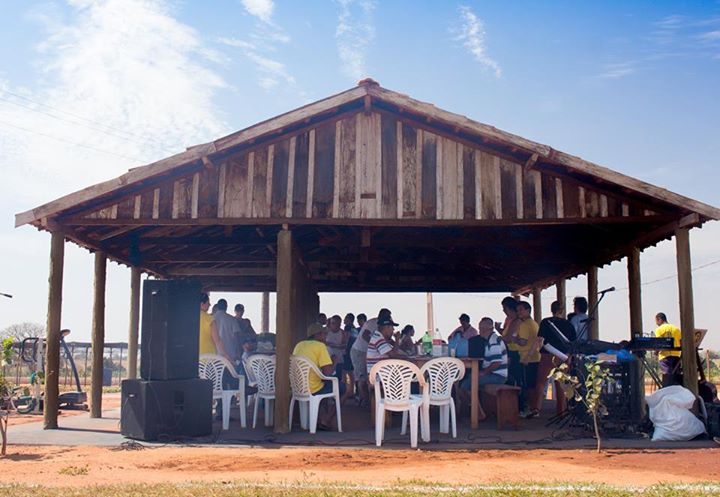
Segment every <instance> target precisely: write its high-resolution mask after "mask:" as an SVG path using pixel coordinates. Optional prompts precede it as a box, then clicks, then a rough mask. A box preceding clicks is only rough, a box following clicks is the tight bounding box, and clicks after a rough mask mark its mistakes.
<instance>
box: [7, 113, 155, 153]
mask: <svg viewBox="0 0 720 497" xmlns="http://www.w3.org/2000/svg"><path fill="white" fill-rule="evenodd" d="M0 124H4V125H5V126H10V127H11V128H15V129H19V130H21V131H25V132H27V133H32V134H35V135H38V136H42V137H45V138H50V139H51V140H57V141H59V142H62V143H65V144H67V145H73V146H76V147H82V148H87V149H89V150H94V151H95V152H102V153H104V154H110V155H114V156H116V157H121V158H123V159H130V160H132V161H134V162H140V163H142V162H145V161H144V160H143V159H138V158H137V157H131V156H129V155H123V154H118V153H116V152H111V151H109V150H104V149H102V148H97V147H93V146H92V145H86V144H84V143H77V142H72V141H70V140H65V139H64V138H58V137H57V136H52V135H48V134H45V133H42V132H40V131H36V130H34V129H28V128H23V127H22V126H17V125H15V124H10V123H8V122H5V121H0Z"/></svg>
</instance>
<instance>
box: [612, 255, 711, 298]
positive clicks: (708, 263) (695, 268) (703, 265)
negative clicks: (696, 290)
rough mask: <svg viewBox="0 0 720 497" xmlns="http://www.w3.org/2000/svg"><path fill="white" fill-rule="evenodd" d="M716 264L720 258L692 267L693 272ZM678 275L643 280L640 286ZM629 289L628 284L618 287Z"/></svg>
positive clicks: (619, 288)
mask: <svg viewBox="0 0 720 497" xmlns="http://www.w3.org/2000/svg"><path fill="white" fill-rule="evenodd" d="M715 264H720V259H717V260H714V261H710V262H707V263H705V264H701V265H699V266H695V267H694V268H692V269H691V272H693V273H694V272H695V271H698V270H700V269H704V268H706V267H710V266H713V265H715ZM676 276H677V273H673V274H671V275H669V276H663V277H662V278H657V279H655V280H650V281H644V282H642V283H641V284H640V286H645V285H652V284H654V283H660V282H661V281H667V280H670V279H672V278H675V277H676ZM628 289H629V287H627V286H624V287H618V288H617V290H628Z"/></svg>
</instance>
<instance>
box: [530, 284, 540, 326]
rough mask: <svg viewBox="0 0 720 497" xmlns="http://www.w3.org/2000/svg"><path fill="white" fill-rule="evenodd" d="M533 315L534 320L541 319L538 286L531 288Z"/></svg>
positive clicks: (537, 321) (538, 320)
mask: <svg viewBox="0 0 720 497" xmlns="http://www.w3.org/2000/svg"><path fill="white" fill-rule="evenodd" d="M532 296H533V317H534V318H535V322H536V323H539V322H540V321H542V290H541V289H540V288H538V287H535V288H533V291H532Z"/></svg>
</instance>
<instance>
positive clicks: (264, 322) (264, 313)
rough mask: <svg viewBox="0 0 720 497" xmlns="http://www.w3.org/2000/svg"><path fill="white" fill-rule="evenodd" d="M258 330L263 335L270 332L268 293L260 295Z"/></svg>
mask: <svg viewBox="0 0 720 497" xmlns="http://www.w3.org/2000/svg"><path fill="white" fill-rule="evenodd" d="M260 329H261V330H262V332H263V333H267V332H268V331H270V292H263V293H262V302H261V305H260Z"/></svg>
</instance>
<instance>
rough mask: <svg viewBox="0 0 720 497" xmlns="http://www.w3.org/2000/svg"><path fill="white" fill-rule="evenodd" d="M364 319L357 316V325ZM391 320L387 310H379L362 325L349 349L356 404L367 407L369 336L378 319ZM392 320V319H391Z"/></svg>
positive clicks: (374, 329)
mask: <svg viewBox="0 0 720 497" xmlns="http://www.w3.org/2000/svg"><path fill="white" fill-rule="evenodd" d="M364 318H365V315H364V314H358V324H360V322H361V320H363V319H364ZM384 318H388V319H391V313H390V310H389V309H385V308H383V309H380V311H379V312H378V317H377V318H372V319H369V320H367V321H364V322H363V323H362V327H361V328H360V333H358V337H357V339H356V340H355V343H354V344H353V346H352V348H351V349H350V359H351V360H352V363H353V371H354V372H355V381H357V384H358V397H359V398H358V403H359V404H360V405H367V403H368V389H367V378H368V376H367V372H368V369H367V350H368V343H369V342H370V336H371V335H372V334H373V333H374V332H375V331H376V330H377V327H378V324H377V323H378V319H384ZM391 320H392V319H391Z"/></svg>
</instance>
